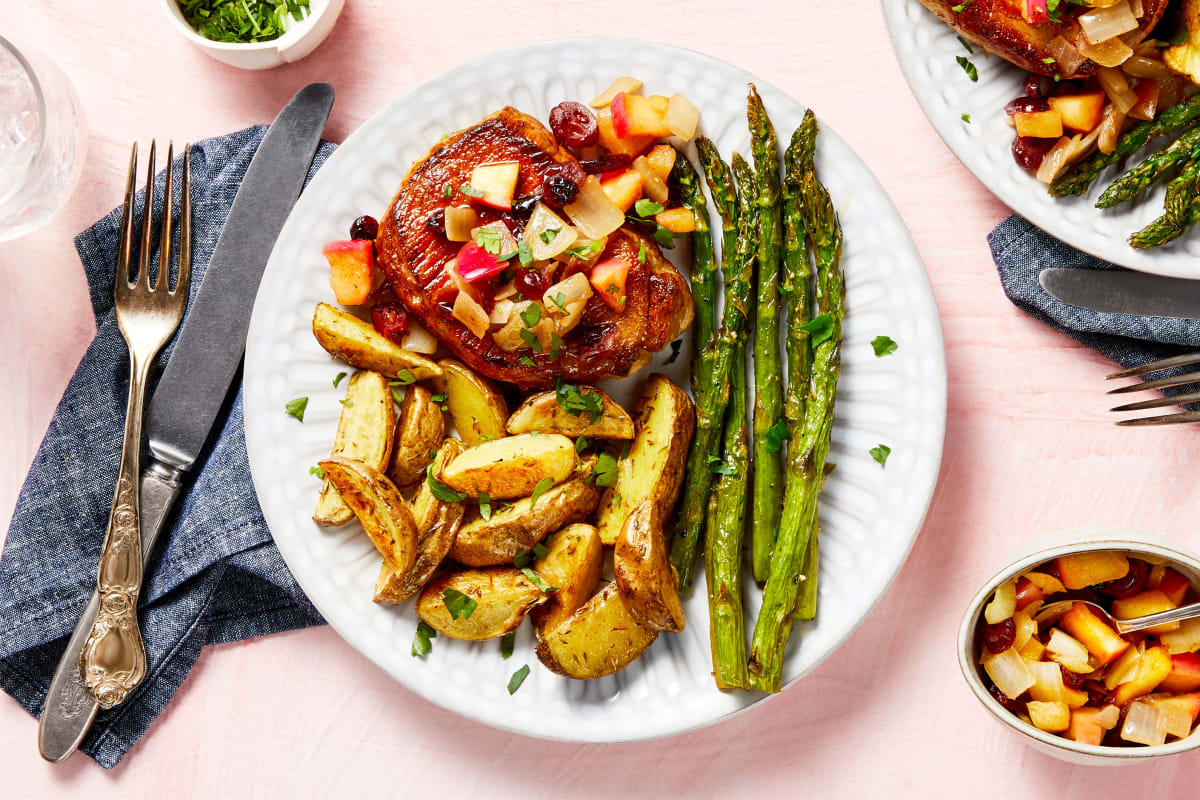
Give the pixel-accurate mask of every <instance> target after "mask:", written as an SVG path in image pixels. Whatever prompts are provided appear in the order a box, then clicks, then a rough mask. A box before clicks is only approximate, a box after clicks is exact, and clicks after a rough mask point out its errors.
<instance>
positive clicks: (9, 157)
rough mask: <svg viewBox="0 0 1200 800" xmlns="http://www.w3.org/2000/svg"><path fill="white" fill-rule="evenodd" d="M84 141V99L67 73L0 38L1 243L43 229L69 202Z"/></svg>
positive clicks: (29, 51)
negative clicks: (80, 102)
mask: <svg viewBox="0 0 1200 800" xmlns="http://www.w3.org/2000/svg"><path fill="white" fill-rule="evenodd" d="M85 142H86V139H85V137H84V132H83V115H82V113H81V111H80V108H79V99H78V98H77V97H76V96H75V91H74V90H73V89H72V88H71V84H70V83H69V82H68V81H67V77H66V76H65V75H64V74H63V73H62V70H60V69H59V68H58V67H57V66H55V64H54V63H53V62H52V61H51V60H50V59H49V58H47V57H46V56H45V55H44V54H42V53H40V52H38V51H37V50H34V49H31V48H25V49H22V50H17V48H16V47H15V46H14V45H13V44H12V43H11V42H9V41H8V40H7V39H5V38H4V37H3V36H0V242H5V241H9V240H11V239H16V238H17V237H18V236H22V235H24V234H26V233H28V232H29V231H31V230H33V229H34V228H36V227H38V226H39V225H41V224H42V223H44V222H46V221H47V220H48V219H50V217H52V216H54V212H56V211H57V210H58V209H59V207H61V206H62V204H63V203H64V202H66V200H67V198H68V197H69V196H70V195H71V192H72V190H74V188H75V182H76V180H77V179H78V177H79V171H80V167H81V166H82V165H83V158H84V149H85Z"/></svg>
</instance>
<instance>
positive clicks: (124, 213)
mask: <svg viewBox="0 0 1200 800" xmlns="http://www.w3.org/2000/svg"><path fill="white" fill-rule="evenodd" d="M136 188H137V142H134V143H133V152H131V153H130V154H129V175H128V177H126V179H125V202H124V203H122V204H121V237H120V243H119V244H118V246H117V282H116V283H117V289H118V290H120V289H130V288H132V286H133V283H132V281H130V280H129V258H130V256H131V254H132V252H133V195H134V191H135V190H136Z"/></svg>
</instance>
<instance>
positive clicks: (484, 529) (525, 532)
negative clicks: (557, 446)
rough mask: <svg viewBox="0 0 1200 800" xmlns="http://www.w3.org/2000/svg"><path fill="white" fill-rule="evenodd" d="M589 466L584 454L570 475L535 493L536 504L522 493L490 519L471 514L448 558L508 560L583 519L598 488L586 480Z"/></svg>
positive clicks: (479, 563) (480, 563) (478, 562)
mask: <svg viewBox="0 0 1200 800" xmlns="http://www.w3.org/2000/svg"><path fill="white" fill-rule="evenodd" d="M595 465H596V457H595V456H591V457H589V458H586V459H584V460H583V461H582V462H580V465H579V468H578V469H576V470H575V474H574V475H572V476H571V477H570V478H569V479H568V480H566V481H564V482H563V483H560V484H559V485H558V486H554V487H551V488H550V489H549V490H547V491H546V492H545V493H544V494H542V495H540V496H539V497H538V498H537V503H536V504H535V503H532V502H530V499H529V498H526V497H523V498H521V499H520V500H517V501H515V502H513V504H512V505H510V506H509V507H508V508H504V509H500V510H497V511H493V512H492V515H491V518H490V519H484V518H482V517H476V518H475V519H472V520H470V521H469V522H467V523H465V524H464V525H463V526H462V527H461V528H459V529H458V536H456V537H455V539H454V546H453V547H452V548H450V557H451V558H452V559H454V560H455V561H457V562H458V563H460V564H466V565H467V566H469V567H489V566H493V565H497V564H505V565H507V564H511V563H512V561H513V559H514V558H516V557H517V556H518V555H520V554H521V553H528V552H529V551H530V550H532V549H533V546H534V545H535V544H537V543H538V542H540V541H541V540H542V539H545V538H546V536H547V535H549V534H550V533H553V532H554V531H557V530H559V529H561V528H563V527H565V526H567V525H570V524H571V523H573V522H582V521H583V520H585V519H587V518H588V516H589V515H590V514H591V513H592V512H593V511H595V510H596V503H598V502H599V501H600V490H599V489H597V488H596V487H595V485H593V483H592V482H591V481H589V480H588V478H589V476H590V475H591V474H592V469H593V468H594V467H595Z"/></svg>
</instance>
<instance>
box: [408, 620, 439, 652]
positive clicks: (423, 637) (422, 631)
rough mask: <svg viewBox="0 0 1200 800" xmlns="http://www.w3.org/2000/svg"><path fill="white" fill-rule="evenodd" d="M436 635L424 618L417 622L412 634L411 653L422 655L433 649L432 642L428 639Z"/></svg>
mask: <svg viewBox="0 0 1200 800" xmlns="http://www.w3.org/2000/svg"><path fill="white" fill-rule="evenodd" d="M435 637H437V631H435V630H434V629H433V626H432V625H430V624H429V623H428V622H426V621H425V620H421V621H420V622H418V623H417V632H416V633H414V634H413V643H412V654H413V655H414V656H423V655H425V654H426V653H428V652H429V651H430V650H432V649H433V643H432V642H430V641H429V640H430V639H433V638H435Z"/></svg>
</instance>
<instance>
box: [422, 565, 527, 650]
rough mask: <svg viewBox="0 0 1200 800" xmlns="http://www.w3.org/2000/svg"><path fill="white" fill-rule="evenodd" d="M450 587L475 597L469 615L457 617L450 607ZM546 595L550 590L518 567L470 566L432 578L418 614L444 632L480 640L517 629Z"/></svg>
mask: <svg viewBox="0 0 1200 800" xmlns="http://www.w3.org/2000/svg"><path fill="white" fill-rule="evenodd" d="M447 589H454V590H455V591H458V592H462V593H463V594H465V595H466V596H467V597H470V598H471V599H472V600H474V601H475V603H476V606H475V610H474V611H473V612H472V613H471V615H470V616H469V617H459V618H458V619H455V618H454V616H453V615H452V614H451V613H450V610H449V609H448V608H446V599H445V597H443V593H444V592H445V591H446V590H447ZM546 599H547V595H546V593H545V592H543V591H542V590H541V589H539V588H538V587H537V586H536V585H535V584H534V583H533V581H531V580H529V578H527V577H525V574H524V573H523V572H521V570H519V569H516V568H514V567H493V568H491V569H469V570H466V571H465V572H450V573H446V574H445V575H442V576H441V577H439V578H435V579H434V580H433V581H432V582H430V583H429V584H428V585H427V586H426V587H425V590H424V591H422V592H421V596H420V597H419V598H417V615H418V616H420V617H421V619H423V620H425V622H427V623H429V625H430V626H431V627H432V628H433V629H434V630H436V631H437V632H438V633H440V634H442V635H444V636H449V637H450V638H451V639H466V640H468V641H473V642H478V641H483V640H485V639H495V638H496V637H497V636H503V635H504V634H506V633H508V632H510V631H515V630H516V629H517V628H518V627H519V626H520V624H521V621H522V620H524V619H525V615H526V614H527V613H529V610H530V609H531V608H533V607H534V606H537V605H539V604H541V603H544V602H546Z"/></svg>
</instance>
